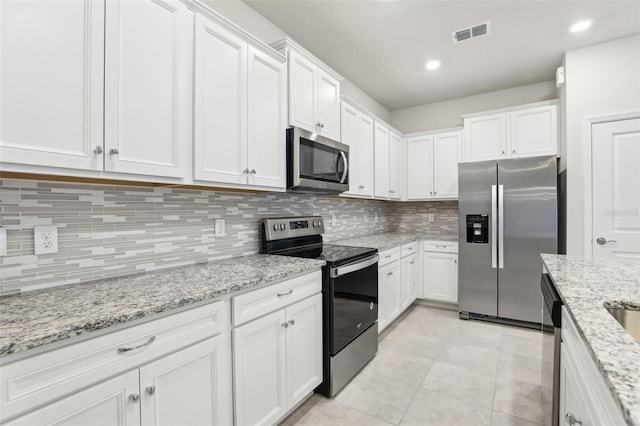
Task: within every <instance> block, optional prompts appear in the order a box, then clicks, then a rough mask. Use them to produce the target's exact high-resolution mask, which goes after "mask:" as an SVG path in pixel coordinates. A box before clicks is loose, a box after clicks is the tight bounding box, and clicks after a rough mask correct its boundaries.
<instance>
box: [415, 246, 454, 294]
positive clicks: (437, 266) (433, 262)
mask: <svg viewBox="0 0 640 426" xmlns="http://www.w3.org/2000/svg"><path fill="white" fill-rule="evenodd" d="M423 276H424V291H423V295H424V298H425V299H434V300H439V301H442V302H451V303H458V256H457V255H456V254H452V253H437V252H424V274H423Z"/></svg>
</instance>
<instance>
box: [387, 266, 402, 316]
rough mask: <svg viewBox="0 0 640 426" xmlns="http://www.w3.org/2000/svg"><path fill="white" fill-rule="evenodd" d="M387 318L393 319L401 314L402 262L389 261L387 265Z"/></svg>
mask: <svg viewBox="0 0 640 426" xmlns="http://www.w3.org/2000/svg"><path fill="white" fill-rule="evenodd" d="M384 268H385V275H386V276H387V277H386V285H387V290H386V297H387V320H388V321H389V322H391V321H393V320H394V319H396V318H397V317H398V315H400V262H399V261H395V262H392V263H389V264H388V265H386V266H385V267H384Z"/></svg>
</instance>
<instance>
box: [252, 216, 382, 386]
mask: <svg viewBox="0 0 640 426" xmlns="http://www.w3.org/2000/svg"><path fill="white" fill-rule="evenodd" d="M262 231H263V232H262V250H261V251H262V252H263V253H267V254H277V255H281V256H294V257H304V258H311V259H321V260H324V261H326V263H327V264H326V266H325V267H324V268H323V272H322V274H323V281H322V298H323V352H324V353H323V382H322V384H320V386H318V388H317V389H316V392H318V393H321V394H323V395H326V396H329V397H333V396H335V395H336V394H337V393H338V392H340V390H341V389H342V388H343V387H344V386H345V385H346V384H347V383H348V382H349V381H350V380H351V379H352V378H353V377H354V376H355V375H356V374H357V373H358V371H360V369H361V368H362V367H364V366H365V365H366V364H367V363H368V362H369V360H371V358H372V357H373V356H374V355H375V353H376V352H377V351H378V250H377V249H372V248H363V247H349V246H339V245H329V244H323V241H322V234H323V233H324V221H323V219H322V217H321V216H307V217H279V218H269V219H263V220H262Z"/></svg>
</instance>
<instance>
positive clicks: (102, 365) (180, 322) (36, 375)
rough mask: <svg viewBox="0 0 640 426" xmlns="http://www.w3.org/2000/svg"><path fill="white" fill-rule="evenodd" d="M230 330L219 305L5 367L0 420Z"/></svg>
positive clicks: (223, 305) (224, 310)
mask: <svg viewBox="0 0 640 426" xmlns="http://www.w3.org/2000/svg"><path fill="white" fill-rule="evenodd" d="M228 327H229V306H228V302H227V301H219V302H215V303H212V304H209V305H206V306H201V307H198V308H195V309H191V310H188V311H185V312H180V313H177V314H174V315H170V316H167V317H164V318H160V319H157V320H153V321H149V322H146V323H144V324H140V325H136V326H132V327H130V328H126V329H124V330H119V331H115V332H113V333H109V334H104V335H101V336H99V337H96V338H93V339H89V340H84V341H81V342H78V343H76V344H71V345H69V346H65V347H63V348H59V349H55V350H52V351H50V352H45V353H42V354H40V355H36V356H33V357H29V358H25V359H21V360H18V361H16V362H13V363H10V364H7V365H3V366H2V367H0V368H1V369H2V374H1V383H0V385H1V386H2V388H1V392H0V394H1V395H2V397H1V400H0V413H2V417H1V419H0V420H1V421H4V420H5V419H8V418H10V417H14V416H16V415H18V414H20V413H22V412H24V411H27V410H32V409H34V408H36V407H38V406H41V405H43V404H45V403H48V402H50V401H53V400H56V399H58V398H60V397H62V396H65V395H68V394H70V393H72V392H75V391H77V390H79V389H82V388H84V387H86V386H88V385H91V384H93V383H97V382H99V381H102V380H104V379H107V378H109V377H113V376H115V375H117V374H120V373H122V372H124V371H127V370H129V369H131V368H135V367H137V366H139V365H141V364H144V363H146V362H148V361H150V360H153V359H156V358H159V357H161V356H164V355H166V354H168V353H170V352H174V351H176V350H178V349H181V348H183V347H185V346H188V345H190V344H192V343H195V342H198V341H200V340H202V339H205V338H207V337H210V336H213V335H216V334H219V333H221V332H224V331H225V330H228ZM120 348H123V349H126V348H131V349H130V350H126V351H122V350H119V349H120ZM134 348H135V349H134Z"/></svg>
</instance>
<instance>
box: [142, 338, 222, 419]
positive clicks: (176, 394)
mask: <svg viewBox="0 0 640 426" xmlns="http://www.w3.org/2000/svg"><path fill="white" fill-rule="evenodd" d="M230 371H231V348H230V342H229V335H227V334H219V335H218V336H216V337H213V338H211V339H208V340H205V341H203V342H201V343H197V344H195V345H193V346H190V347H188V348H186V349H183V350H180V351H178V352H175V353H174V354H171V355H168V356H166V357H164V358H161V359H159V360H158V361H155V362H152V363H150V364H147V365H145V366H143V367H141V368H140V403H141V415H142V424H144V425H179V424H180V425H229V424H231V423H232V421H233V416H232V408H231V404H232V403H231V389H232V386H231V374H230Z"/></svg>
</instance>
